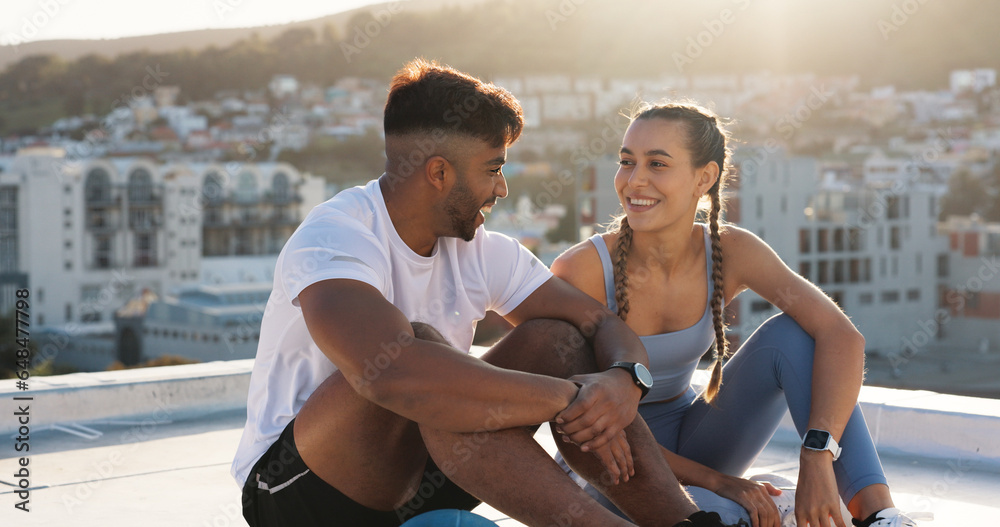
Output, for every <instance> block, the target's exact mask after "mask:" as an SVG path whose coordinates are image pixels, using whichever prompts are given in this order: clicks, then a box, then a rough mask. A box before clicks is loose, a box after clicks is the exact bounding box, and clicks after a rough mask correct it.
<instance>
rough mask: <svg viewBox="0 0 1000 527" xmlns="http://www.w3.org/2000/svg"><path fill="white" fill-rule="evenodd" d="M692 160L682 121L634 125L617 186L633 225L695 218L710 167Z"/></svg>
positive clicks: (655, 120) (659, 225) (642, 226)
mask: <svg viewBox="0 0 1000 527" xmlns="http://www.w3.org/2000/svg"><path fill="white" fill-rule="evenodd" d="M691 162H692V160H691V152H690V151H689V150H688V148H687V132H686V130H685V127H684V124H683V123H682V122H681V121H673V120H669V121H668V120H666V119H658V118H652V119H642V120H637V121H634V122H633V123H632V124H631V125H630V126H629V127H628V130H627V131H626V132H625V138H624V139H623V140H622V148H621V151H620V153H619V167H618V173H617V174H615V190H616V191H617V193H618V199H619V201H620V202H621V204H622V207H623V208H624V209H625V214H626V215H627V216H628V221H629V225H630V226H631V227H632V229H633V230H637V231H648V230H655V229H659V228H663V227H666V226H669V225H672V224H674V223H676V222H678V221H681V220H684V221H688V222H691V221H693V218H694V212H695V210H696V209H697V206H698V199H699V198H700V197H701V195H702V194H704V192H705V190H707V188H708V187H704V182H703V181H702V180H703V179H704V178H703V177H702V173H703V172H704V170H699V169H696V167H693V166H691ZM698 168H701V169H703V168H704V167H698ZM709 186H710V185H709Z"/></svg>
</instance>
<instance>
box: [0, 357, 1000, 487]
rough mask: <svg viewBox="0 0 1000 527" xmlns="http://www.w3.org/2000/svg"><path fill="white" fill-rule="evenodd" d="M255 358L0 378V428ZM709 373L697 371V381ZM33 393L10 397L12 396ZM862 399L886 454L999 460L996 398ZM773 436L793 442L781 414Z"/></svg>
mask: <svg viewBox="0 0 1000 527" xmlns="http://www.w3.org/2000/svg"><path fill="white" fill-rule="evenodd" d="M252 368H253V360H252V359H247V360H235V361H224V362H211V363H204V364H190V365H183V366H165V367H158V368H142V369H137V370H124V371H114V372H96V373H74V374H71V375H58V376H52V377H32V378H31V379H29V381H28V383H29V387H30V389H29V390H27V391H20V390H18V389H17V385H16V383H17V381H16V380H13V379H11V380H3V381H0V400H3V401H5V403H4V404H5V405H6V409H5V410H4V415H7V416H8V418H4V419H0V433H6V434H12V433H15V432H16V431H17V421H16V419H14V418H12V417H10V416H12V415H13V412H14V411H16V409H17V406H18V403H19V404H22V405H23V404H25V403H27V404H30V405H31V414H30V415H31V427H32V428H38V427H45V426H52V425H70V424H87V423H93V422H97V421H107V420H127V419H136V418H149V417H151V416H153V417H154V418H155V419H157V420H163V419H170V420H178V419H183V418H185V417H190V416H196V415H204V414H206V413H210V412H215V411H221V410H232V409H239V408H245V407H246V397H247V391H248V387H249V384H250V371H251V370H252ZM705 381H707V372H703V371H699V372H698V373H697V374H696V377H695V383H696V384H698V383H704V382H705ZM21 396H23V397H33V399H32V400H31V401H15V400H14V399H13V398H14V397H21ZM860 399H861V406H862V410H863V411H864V414H865V419H866V420H867V421H868V427H869V429H870V430H871V433H872V437H873V438H874V440H875V443H876V445H877V446H878V448H879V450H880V451H883V452H885V453H886V454H892V455H898V456H903V457H906V456H909V457H919V458H930V459H946V460H960V461H963V462H967V463H972V464H975V465H977V466H982V467H983V468H986V467H1000V400H996V399H980V398H975V397H962V396H957V395H944V394H938V393H934V392H927V391H911V390H895V389H889V388H877V387H871V386H866V387H864V388H862V389H861V397H860ZM774 440H775V441H779V442H789V443H792V442H797V441H798V434H797V433H796V431H795V428H794V426H793V425H792V422H791V418H789V417H788V416H787V415H786V416H785V420H784V421H783V422H782V424H781V426H780V427H779V429H778V431H777V432H776V433H775V437H774Z"/></svg>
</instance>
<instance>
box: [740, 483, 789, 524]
mask: <svg viewBox="0 0 1000 527" xmlns="http://www.w3.org/2000/svg"><path fill="white" fill-rule="evenodd" d="M750 481H760V482H764V481H766V482H768V483H770V484H771V485H773V486H774V487H775V488H777V489H781V495H780V496H771V499H773V500H774V504H775V505H776V506H777V507H778V513H779V514H780V515H781V527H795V483H793V482H792V481H791V480H789V479H787V478H783V477H781V476H779V475H777V474H757V475H756V476H752V477H751V478H750Z"/></svg>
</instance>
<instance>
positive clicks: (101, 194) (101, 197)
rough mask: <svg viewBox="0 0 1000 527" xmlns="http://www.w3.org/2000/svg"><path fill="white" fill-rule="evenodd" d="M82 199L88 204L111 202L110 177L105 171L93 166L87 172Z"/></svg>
mask: <svg viewBox="0 0 1000 527" xmlns="http://www.w3.org/2000/svg"><path fill="white" fill-rule="evenodd" d="M83 193H84V199H85V200H86V201H87V203H88V204H102V203H103V204H108V203H110V202H111V178H110V176H108V173H107V171H105V170H104V169H102V168H95V169H93V170H91V171H90V173H89V174H87V180H86V183H84V190H83Z"/></svg>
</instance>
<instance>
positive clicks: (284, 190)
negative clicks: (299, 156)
mask: <svg viewBox="0 0 1000 527" xmlns="http://www.w3.org/2000/svg"><path fill="white" fill-rule="evenodd" d="M288 190H289V185H288V176H286V175H285V173H284V172H278V173H277V174H275V175H274V179H273V180H272V181H271V193H272V195H273V199H274V202H275V203H287V202H288V201H289V199H291V196H290V195H289V192H288Z"/></svg>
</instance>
